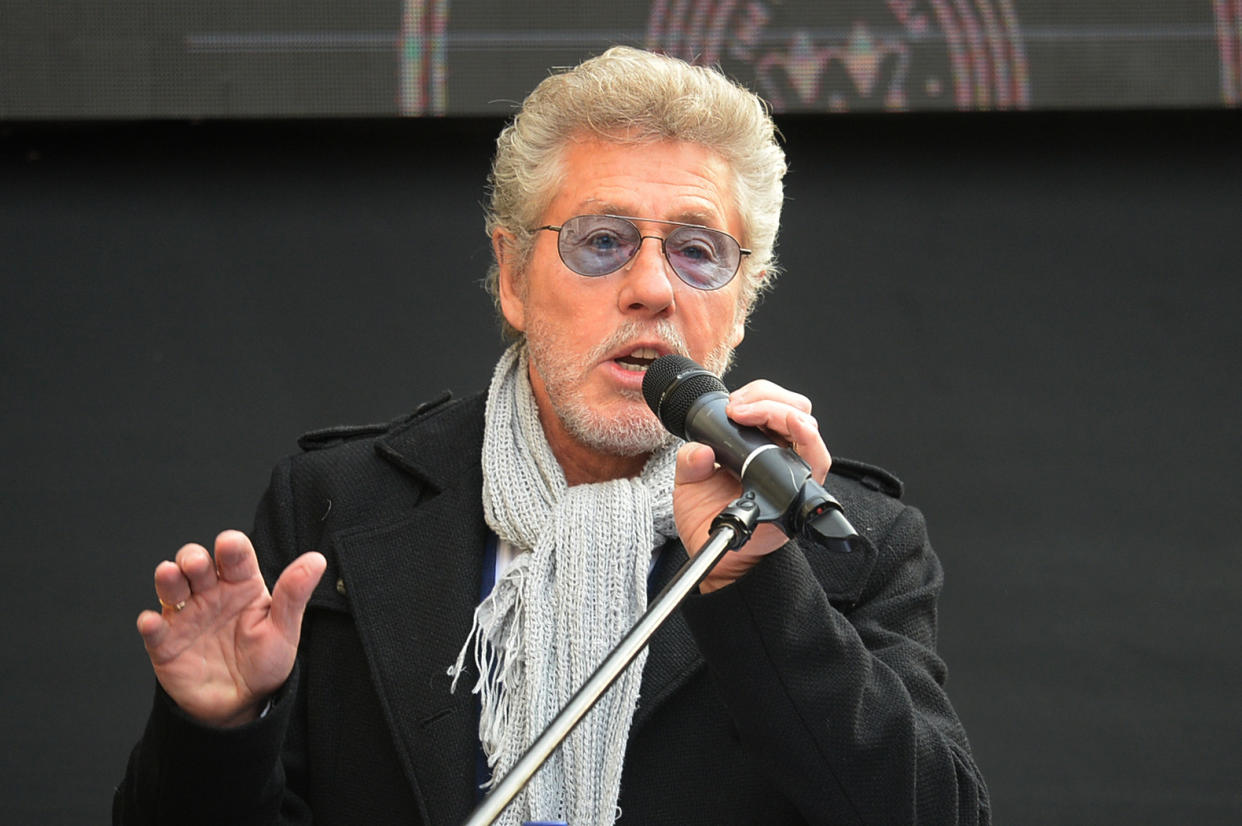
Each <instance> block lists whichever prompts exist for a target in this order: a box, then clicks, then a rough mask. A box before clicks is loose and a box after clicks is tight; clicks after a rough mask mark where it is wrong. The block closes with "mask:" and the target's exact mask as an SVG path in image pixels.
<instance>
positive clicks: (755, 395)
mask: <svg viewBox="0 0 1242 826" xmlns="http://www.w3.org/2000/svg"><path fill="white" fill-rule="evenodd" d="M758 401H775V402H780V403H782V404H787V405H789V406H790V407H792V408H794V409H796V410H800V411H802V412H803V413H810V412H811V400H810V399H808V398H807V397H806V396H804V395H802V394H801V393H795V392H794V391H792V390H787V389H785V388H784V387H781V386H780V385H779V384H776V383H774V382H770V381H768V380H767V379H758V380H756V381H752V382H749V383H747V384H744V385H742V386H741V387H739V388H738V389H736V390H734V391H733V392H732V393H730V394H729V402H730V404H731V405H732V404H751V403H753V402H758Z"/></svg>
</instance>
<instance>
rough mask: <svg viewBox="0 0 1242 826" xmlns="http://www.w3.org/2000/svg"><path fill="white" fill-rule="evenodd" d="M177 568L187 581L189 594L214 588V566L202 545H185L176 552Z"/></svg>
mask: <svg viewBox="0 0 1242 826" xmlns="http://www.w3.org/2000/svg"><path fill="white" fill-rule="evenodd" d="M177 567H178V568H180V569H181V573H182V574H184V575H185V578H186V580H188V581H189V583H190V591H191V592H193V593H196V594H199V593H203V592H204V591H209V590H211V589H212V588H214V587H216V565H215V563H214V562H212V561H211V554H209V553H207V549H206V548H204V547H203V546H202V545H193V544H191V545H185V546H183V547H182V548H181V550H179V551H177Z"/></svg>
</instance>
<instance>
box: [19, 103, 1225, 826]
mask: <svg viewBox="0 0 1242 826" xmlns="http://www.w3.org/2000/svg"><path fill="white" fill-rule="evenodd" d="M499 126H500V123H499V121H494V120H448V121H445V120H440V121H436V120H407V121H333V122H317V121H300V122H290V121H286V122H279V123H270V122H246V123H237V122H231V123H230V122H219V123H206V124H198V125H194V124H189V123H143V124H133V123H131V124H102V123H96V124H77V125H72V124H70V125H64V124H61V125H47V124H25V125H13V124H10V125H8V126H2V127H0V162H2V163H0V266H2V267H3V270H4V274H5V275H4V278H3V281H2V283H3V287H2V292H0V381H2V382H3V384H2V387H0V428H2V431H3V433H4V435H5V438H4V440H3V445H4V448H3V450H4V453H3V459H2V461H0V479H2V487H0V539H2V545H0V589H2V590H0V604H2V605H3V611H4V617H3V619H4V627H5V628H6V631H7V633H6V634H5V635H4V641H3V654H2V657H3V662H4V663H5V666H4V668H3V670H2V671H0V675H2V676H0V697H2V698H3V701H4V708H5V712H4V714H3V715H0V721H2V722H0V743H2V744H3V762H2V763H0V778H3V783H4V794H3V797H0V810H8V812H9V816H6V817H4V818H3V820H4V821H5V822H8V823H22V824H42V823H52V824H60V823H64V824H77V823H98V822H104V821H105V820H106V819H107V811H108V807H109V804H110V796H111V792H112V787H113V784H114V783H115V782H117V781H118V780H119V778H120V776H121V775H122V773H123V771H124V764H125V759H126V756H127V754H128V750H129V748H130V746H131V745H132V743H133V741H134V740H136V738H137V737H138V735H139V734H140V731H141V728H142V724H143V720H144V718H145V714H146V710H147V707H148V704H149V700H150V694H151V686H152V679H151V677H150V670H149V666H148V665H147V663H146V660H145V655H144V653H143V651H142V647H141V643H140V640H139V638H138V635H137V633H136V632H135V630H134V625H133V623H134V619H135V617H136V615H137V614H138V612H139V610H141V609H142V608H144V607H147V606H152V605H154V604H155V601H154V595H153V592H152V590H151V586H150V581H151V572H152V570H153V568H154V566H155V564H156V563H157V562H158V561H159V560H161V559H163V558H165V557H168V556H171V554H173V553H174V552H175V550H176V549H177V547H178V546H179V545H180V544H181V543H183V542H185V541H189V540H196V541H202V542H208V541H210V540H211V538H212V537H213V536H214V534H215V533H216V532H217V531H218V530H219V529H221V528H224V527H226V526H239V527H245V526H247V525H248V524H249V521H250V515H251V509H252V507H253V505H254V503H255V501H256V500H257V496H258V494H259V493H260V492H261V490H262V488H263V487H264V485H265V483H266V477H267V471H268V469H269V468H270V466H271V465H272V463H273V462H274V461H276V460H277V459H278V458H279V457H280V456H281V455H283V454H285V453H288V452H291V451H293V450H296V446H295V443H294V439H295V437H296V435H297V434H298V433H299V432H301V431H303V430H306V429H310V428H313V427H318V426H324V425H330V424H335V423H341V422H363V421H376V420H384V419H387V418H390V417H394V416H396V415H399V414H401V413H403V412H405V411H407V410H409V409H411V408H412V407H413V406H414V405H415V404H417V403H418V402H419V401H421V400H425V399H427V398H428V397H430V396H432V395H433V394H435V393H436V392H437V391H439V390H441V389H442V388H446V387H452V388H454V389H455V390H456V391H458V392H459V393H464V392H471V391H474V390H476V389H480V388H482V387H483V385H484V383H485V381H486V378H487V376H488V374H489V371H490V368H491V366H492V364H493V363H494V361H495V359H496V357H497V356H498V354H499V352H500V349H501V346H502V345H501V343H500V340H499V336H498V334H497V332H496V325H495V324H494V322H493V319H492V315H491V310H490V306H489V301H488V299H487V298H486V296H485V295H484V293H483V292H482V289H481V287H480V286H479V280H480V278H481V277H482V275H483V273H484V270H485V267H486V264H487V261H488V249H487V239H486V237H485V235H484V233H483V230H482V220H481V212H480V209H479V203H480V201H481V200H482V199H483V197H484V191H483V182H484V178H485V174H486V166H487V163H488V158H489V155H490V151H491V148H490V147H491V141H492V139H493V138H494V135H495V133H496V131H497V130H498V128H499ZM780 126H781V129H782V131H783V132H784V134H785V136H786V139H787V150H788V154H789V157H790V161H791V165H792V171H791V173H790V176H789V178H788V197H789V199H788V205H787V208H786V213H785V214H786V219H785V222H784V228H783V231H782V242H781V246H780V251H781V254H782V261H783V263H784V265H785V267H786V268H787V273H786V275H784V276H783V278H782V281H781V283H780V285H779V286H778V288H777V289H776V291H775V292H774V293H773V294H772V295H771V296H770V297H769V298H768V299H767V300H766V302H765V303H764V304H763V305H762V306H761V307H760V308H759V309H758V311H757V312H756V314H755V316H754V319H753V323H752V325H751V329H750V332H749V334H748V337H747V341H746V343H745V344H744V345H743V347H742V350H741V360H740V363H739V365H738V367H737V369H736V371H735V373H734V374H733V375H732V376H731V377H730V383H739V382H741V381H743V380H745V379H749V378H752V377H757V376H766V377H769V378H771V379H774V380H776V381H778V382H781V383H783V384H786V385H788V386H791V387H795V388H799V389H801V390H803V391H804V392H806V393H807V394H808V395H810V396H811V397H812V398H813V400H814V402H815V406H816V412H817V414H818V418H819V421H820V422H821V424H822V426H823V429H824V431H825V433H826V435H827V439H828V441H829V444H830V446H831V447H832V448H833V450H834V452H836V453H838V454H840V455H843V456H851V457H856V458H862V459H866V460H869V461H872V462H876V463H879V464H882V465H885V466H887V467H889V468H891V469H892V470H894V471H895V472H897V473H898V474H899V475H900V476H902V477H903V478H904V479H905V480H906V482H907V484H908V494H907V497H906V498H907V500H908V501H910V502H912V503H914V504H916V505H918V506H920V507H921V508H923V509H924V510H925V512H926V513H927V515H928V518H929V522H930V527H931V531H932V537H933V541H934V543H935V545H936V547H937V549H938V551H939V553H940V555H941V557H942V559H943V562H944V565H945V568H946V572H947V586H946V589H945V593H944V598H943V601H942V628H941V648H942V651H943V653H944V655H945V657H946V658H947V660H948V662H949V665H950V680H949V687H950V693H951V695H952V697H953V698H954V701H955V703H956V705H957V708H958V710H959V712H960V714H961V716H962V718H963V720H964V721H965V723H966V725H967V729H968V731H969V733H970V735H971V738H972V741H973V744H974V747H975V750H976V756H977V758H978V761H979V763H980V765H981V767H982V768H983V770H984V773H985V775H986V776H987V778H988V780H989V783H990V787H991V792H992V795H993V800H994V805H995V811H996V819H997V822H998V823H1005V824H1049V823H1058V824H1060V823H1067V824H1068V823H1082V824H1105V823H1115V824H1133V823H1221V824H1224V823H1236V822H1239V821H1240V820H1242V791H1240V789H1239V783H1238V779H1239V777H1242V771H1240V769H1242V760H1240V759H1239V757H1238V753H1237V740H1238V735H1239V733H1240V732H1242V704H1239V702H1238V700H1237V697H1238V694H1239V690H1240V689H1242V664H1240V658H1239V654H1240V653H1242V651H1240V648H1242V646H1240V645H1239V643H1238V638H1237V634H1238V631H1239V629H1240V628H1242V566H1239V565H1238V551H1239V536H1240V535H1242V525H1240V524H1239V522H1240V521H1242V520H1240V517H1239V507H1238V492H1239V491H1238V484H1237V482H1236V464H1237V460H1238V457H1239V456H1240V455H1242V451H1240V450H1239V448H1240V447H1242V445H1240V441H1242V438H1240V436H1239V427H1238V422H1239V419H1240V418H1242V389H1240V387H1239V371H1238V366H1239V352H1240V349H1239V346H1240V345H1242V334H1240V333H1239V328H1238V319H1239V310H1240V309H1242V285H1240V284H1239V279H1238V275H1239V260H1240V259H1242V213H1240V210H1239V207H1240V206H1242V203H1240V202H1239V192H1240V189H1239V181H1240V180H1242V157H1240V154H1242V153H1240V148H1242V122H1240V121H1239V118H1238V117H1237V113H1236V112H1227V111H1215V112H1207V111H1202V112H1163V113H1111V114H1104V115H1101V114H1094V115H1090V114H1085V113H1078V114H1055V113H1045V114H1030V113H1027V114H1013V115H1004V116H1001V115H988V116H981V115H935V116H932V115H920V116H903V117H892V116H848V117H837V118H832V119H826V118H794V117H785V118H782V119H781V121H780Z"/></svg>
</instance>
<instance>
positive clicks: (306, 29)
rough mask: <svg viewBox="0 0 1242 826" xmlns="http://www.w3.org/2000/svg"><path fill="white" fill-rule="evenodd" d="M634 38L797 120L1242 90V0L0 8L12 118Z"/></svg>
mask: <svg viewBox="0 0 1242 826" xmlns="http://www.w3.org/2000/svg"><path fill="white" fill-rule="evenodd" d="M616 43H625V44H630V45H635V46H643V47H646V48H649V49H655V50H659V51H664V52H667V53H669V54H674V55H677V56H679V57H683V58H685V59H687V60H693V61H696V62H699V63H705V64H714V65H719V66H721V67H723V68H724V69H725V71H727V72H728V73H729V74H730V75H732V76H734V77H736V78H738V79H739V80H741V81H743V82H744V83H746V84H747V85H749V86H751V87H752V88H753V89H755V90H756V91H758V92H759V93H760V94H762V95H763V96H764V97H765V98H766V99H767V100H768V101H769V102H770V103H771V105H772V107H773V109H774V110H776V111H778V112H852V111H937V110H1008V109H1087V108H1091V109H1145V108H1166V107H1217V106H1237V105H1238V104H1239V101H1240V100H1242V0H1214V2H1188V1H1187V0H1129V1H1128V2H1125V3H1119V2H1115V0H1079V1H1078V2H1073V3H1067V2H1060V1H1059V0H838V1H837V2H833V3H822V2H814V1H813V0H784V2H781V1H780V0H768V2H760V0H649V2H639V3H609V4H602V3H595V2H582V0H574V2H567V1H566V0H552V1H551V2H542V3H515V2H512V0H384V2H377V0H353V2H350V3H334V2H330V0H303V1H302V2H290V0H265V2H262V3H254V2H251V0H245V2H242V0H216V2H212V3H200V2H186V0H158V1H157V0H141V2H139V0H128V1H126V0H112V2H85V3H83V2H75V1H74V0H41V2H39V3H30V2H26V1H25V0H0V118H3V119H52V118H149V117H281V116H329V117H330V116H358V115H362V116H388V115H412V116H419V115H430V116H441V115H496V114H506V113H508V112H510V111H511V110H512V108H513V106H514V103H515V101H518V100H520V99H521V98H522V97H523V96H524V95H525V94H526V92H528V91H529V90H530V89H531V87H532V86H534V84H536V83H537V82H538V81H539V80H540V78H542V77H544V76H545V75H546V74H547V72H548V71H549V70H554V68H555V67H557V66H567V65H572V64H574V63H576V62H578V61H579V60H581V59H583V58H584V57H587V56H590V55H592V54H596V53H598V52H600V51H602V50H603V49H605V48H607V47H608V46H610V45H612V44H616Z"/></svg>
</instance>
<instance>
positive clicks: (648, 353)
mask: <svg viewBox="0 0 1242 826" xmlns="http://www.w3.org/2000/svg"><path fill="white" fill-rule="evenodd" d="M659 357H660V353H659V351H657V350H656V349H654V348H652V347H638V348H635V349H634V351H633V352H631V353H630V354H629V355H628V356H620V357H618V358H617V364H619V365H621V366H622V367H624V368H625V369H626V370H630V371H633V372H635V373H641V372H643V371H644V370H646V369H647V365H648V364H650V363H651V362H653V361H655V360H656V359H657V358H659Z"/></svg>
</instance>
